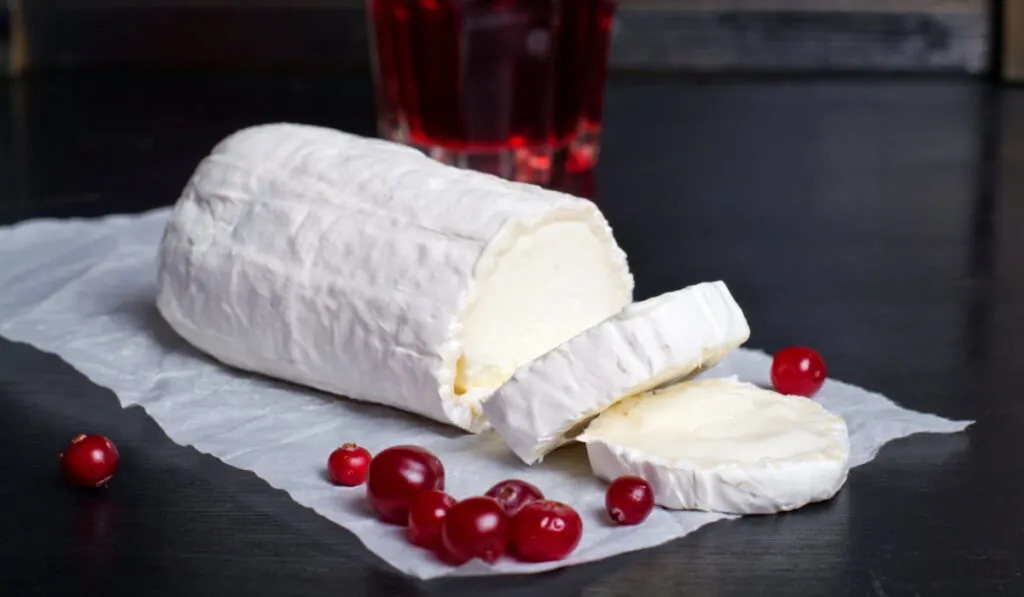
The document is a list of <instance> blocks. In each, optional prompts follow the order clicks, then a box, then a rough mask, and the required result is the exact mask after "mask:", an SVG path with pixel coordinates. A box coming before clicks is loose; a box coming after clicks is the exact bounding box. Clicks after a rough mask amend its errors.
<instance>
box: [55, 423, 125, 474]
mask: <svg viewBox="0 0 1024 597" xmlns="http://www.w3.org/2000/svg"><path fill="white" fill-rule="evenodd" d="M120 460H121V457H120V455H119V454H118V452H117V447H116V446H114V442H112V441H110V440H109V439H107V438H106V437H104V436H102V435H81V434H80V435H76V436H75V437H74V439H72V440H71V443H70V444H68V447H67V448H65V449H64V452H63V453H62V454H61V455H60V463H61V468H63V469H64V476H65V477H66V478H67V480H68V481H70V482H71V483H73V484H75V485H79V486H81V487H99V486H101V485H106V484H107V482H108V481H110V479H111V477H113V476H114V473H115V472H117V465H118V462H120Z"/></svg>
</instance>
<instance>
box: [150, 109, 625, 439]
mask: <svg viewBox="0 0 1024 597" xmlns="http://www.w3.org/2000/svg"><path fill="white" fill-rule="evenodd" d="M158 284H159V294H158V299H157V305H158V307H159V310H160V312H161V313H162V315H163V317H164V318H165V319H166V320H167V322H168V323H169V324H170V325H171V327H173V328H174V329H175V330H176V331H177V332H178V333H179V334H180V335H181V336H183V337H184V338H185V339H186V340H188V341H189V342H190V343H191V344H193V345H195V346H196V347H198V348H199V349H201V350H203V351H205V352H207V353H209V354H210V355H212V356H213V357H215V358H217V359H219V360H220V361H222V362H224V363H226V364H229V365H232V366H235V367H238V368H241V369H246V370H250V371H254V372H258V373H262V374H265V375H268V376H273V377H278V378H282V379H286V380H290V381H293V382H297V383H300V384H303V385H307V386H311V387H314V388H319V389H321V390H325V391H328V392H333V393H337V394H342V395H345V396H348V397H351V398H355V399H359V400H365V401H370V402H376V403H380V404H385V405H389V406H393V407H397V408H400V409H403V410H406V411H410V412H414V413H418V414H420V415H424V416H426V417H429V418H432V419H435V420H437V421H441V422H444V423H450V424H453V425H456V426H458V427H461V428H464V429H468V430H472V431H478V430H480V429H483V428H485V426H486V425H485V420H484V419H483V417H482V416H481V412H480V408H479V401H480V400H481V399H482V398H483V397H484V396H486V395H488V394H490V392H492V391H493V390H494V389H495V388H496V387H498V386H499V385H501V384H502V383H504V382H505V381H506V380H507V379H508V378H509V377H510V376H511V375H512V374H513V372H514V371H515V369H516V368H517V367H518V366H519V365H521V364H522V363H525V362H527V361H529V360H530V359H533V358H535V357H537V356H539V355H541V354H543V353H545V352H547V351H548V350H550V349H551V348H552V347H554V346H557V345H558V344H559V343H561V342H563V341H565V340H566V339H568V338H571V337H572V336H574V335H576V334H578V333H579V332H581V331H583V330H585V329H587V328H589V327H591V326H593V325H595V324H597V323H599V322H600V321H602V320H604V319H605V318H607V317H608V316H609V315H612V314H614V313H616V312H618V311H620V310H621V309H622V308H623V307H624V306H625V305H627V304H628V303H629V302H630V301H631V299H632V290H633V279H632V276H631V275H630V273H629V269H628V266H627V263H626V258H625V255H624V253H623V252H622V250H621V249H620V248H619V247H618V245H617V244H616V242H615V240H614V238H613V236H612V232H611V229H610V228H609V226H608V223H607V222H606V220H605V218H604V217H603V216H602V215H601V213H600V212H599V210H598V209H597V208H596V207H595V206H594V204H593V203H592V202H590V201H586V200H583V199H579V198H576V197H572V196H570V195H566V194H563V193H557V192H554V191H548V190H544V189H541V188H539V187H535V186H532V185H526V184H520V183H514V182H509V181H506V180H503V179H500V178H497V177H493V176H488V175H486V174H481V173H478V172H472V171H468V170H462V169H457V168H453V167H449V166H445V165H442V164H440V163H438V162H436V161H434V160H432V159H430V158H428V157H426V156H424V155H423V154H421V153H420V152H418V151H416V150H414V149H411V148H408V147H405V146H402V145H398V144H393V143H389V142H385V141H380V140H373V139H366V138H362V137H357V136H354V135H349V134H345V133H342V132H339V131H335V130H330V129H325V128H319V127H312V126H303V125H293V124H272V125H263V126H257V127H253V128H249V129H245V130H242V131H240V132H237V133H235V134H233V135H231V136H230V137H228V138H227V139H225V140H224V141H222V142H221V143H219V144H218V145H217V146H216V147H215V148H214V149H213V150H212V152H211V154H210V155H209V156H207V157H206V158H205V159H204V160H203V161H202V163H201V164H200V165H199V166H198V168H197V169H196V171H195V173H194V174H193V176H192V177H191V179H190V181H189V182H188V184H187V186H186V188H185V189H184V191H183V193H182V195H181V197H180V199H179V200H178V202H177V204H176V206H175V208H174V210H173V213H172V216H171V218H170V221H169V223H168V225H167V229H166V232H165V235H164V239H163V244H162V247H161V251H160V262H159V276H158Z"/></svg>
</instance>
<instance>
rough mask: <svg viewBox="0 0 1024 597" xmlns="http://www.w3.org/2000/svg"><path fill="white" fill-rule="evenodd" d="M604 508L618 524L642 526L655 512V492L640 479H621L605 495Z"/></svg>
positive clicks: (630, 476) (614, 482)
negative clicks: (652, 512) (653, 511)
mask: <svg viewBox="0 0 1024 597" xmlns="http://www.w3.org/2000/svg"><path fill="white" fill-rule="evenodd" d="M604 507H605V509H606V510H608V516H611V517H612V520H614V521H615V522H616V523H618V524H622V525H633V524H640V523H641V522H643V521H645V520H647V517H648V516H650V514H651V510H654V490H652V489H651V484H650V483H648V482H647V481H645V480H643V479H641V478H640V477H635V476H633V475H625V476H623V477H619V478H618V479H616V480H614V481H612V484H611V485H609V486H608V491H607V492H606V493H605V494H604Z"/></svg>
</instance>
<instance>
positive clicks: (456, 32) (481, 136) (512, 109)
mask: <svg viewBox="0 0 1024 597" xmlns="http://www.w3.org/2000/svg"><path fill="white" fill-rule="evenodd" d="M368 9H369V10H368V13H369V15H368V18H369V26H370V31H371V39H372V43H373V47H372V54H373V57H374V63H375V64H374V67H375V79H376V84H377V103H378V127H379V131H380V134H381V135H382V136H383V137H385V138H387V139H391V140H394V141H399V142H402V143H408V144H410V145H413V146H416V147H419V148H421V149H423V150H424V151H425V152H426V153H427V154H428V155H430V156H432V157H434V158H435V159H438V160H441V161H444V162H446V163H450V164H454V165H456V166H460V167H464V168H473V169H477V170H482V171H485V172H490V173H493V174H497V175H499V176H503V177H505V178H510V179H514V180H524V181H528V182H534V183H539V184H546V183H549V182H551V180H552V177H553V176H557V175H558V174H559V173H561V172H564V171H566V170H568V171H581V170H587V169H590V168H592V167H593V166H594V164H595V163H596V161H597V148H598V144H599V140H600V130H601V118H602V107H603V99H604V84H605V73H606V68H607V59H608V45H609V35H610V26H611V18H612V14H613V10H614V7H613V4H612V2H611V0H368Z"/></svg>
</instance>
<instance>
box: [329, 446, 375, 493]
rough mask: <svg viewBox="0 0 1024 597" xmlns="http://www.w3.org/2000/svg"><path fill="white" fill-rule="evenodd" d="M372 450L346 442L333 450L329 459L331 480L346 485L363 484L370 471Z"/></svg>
mask: <svg viewBox="0 0 1024 597" xmlns="http://www.w3.org/2000/svg"><path fill="white" fill-rule="evenodd" d="M371 458H372V456H370V451H369V450H367V449H366V448H362V447H359V446H357V445H356V444H344V445H343V446H341V447H340V448H337V449H336V450H334V451H333V452H331V455H330V457H329V458H328V459H327V474H328V475H330V477H331V481H333V482H334V483H337V484H338V485H344V486H345V487H355V486H356V485H362V484H363V482H364V481H366V474H367V473H368V472H369V471H370V459H371Z"/></svg>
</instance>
